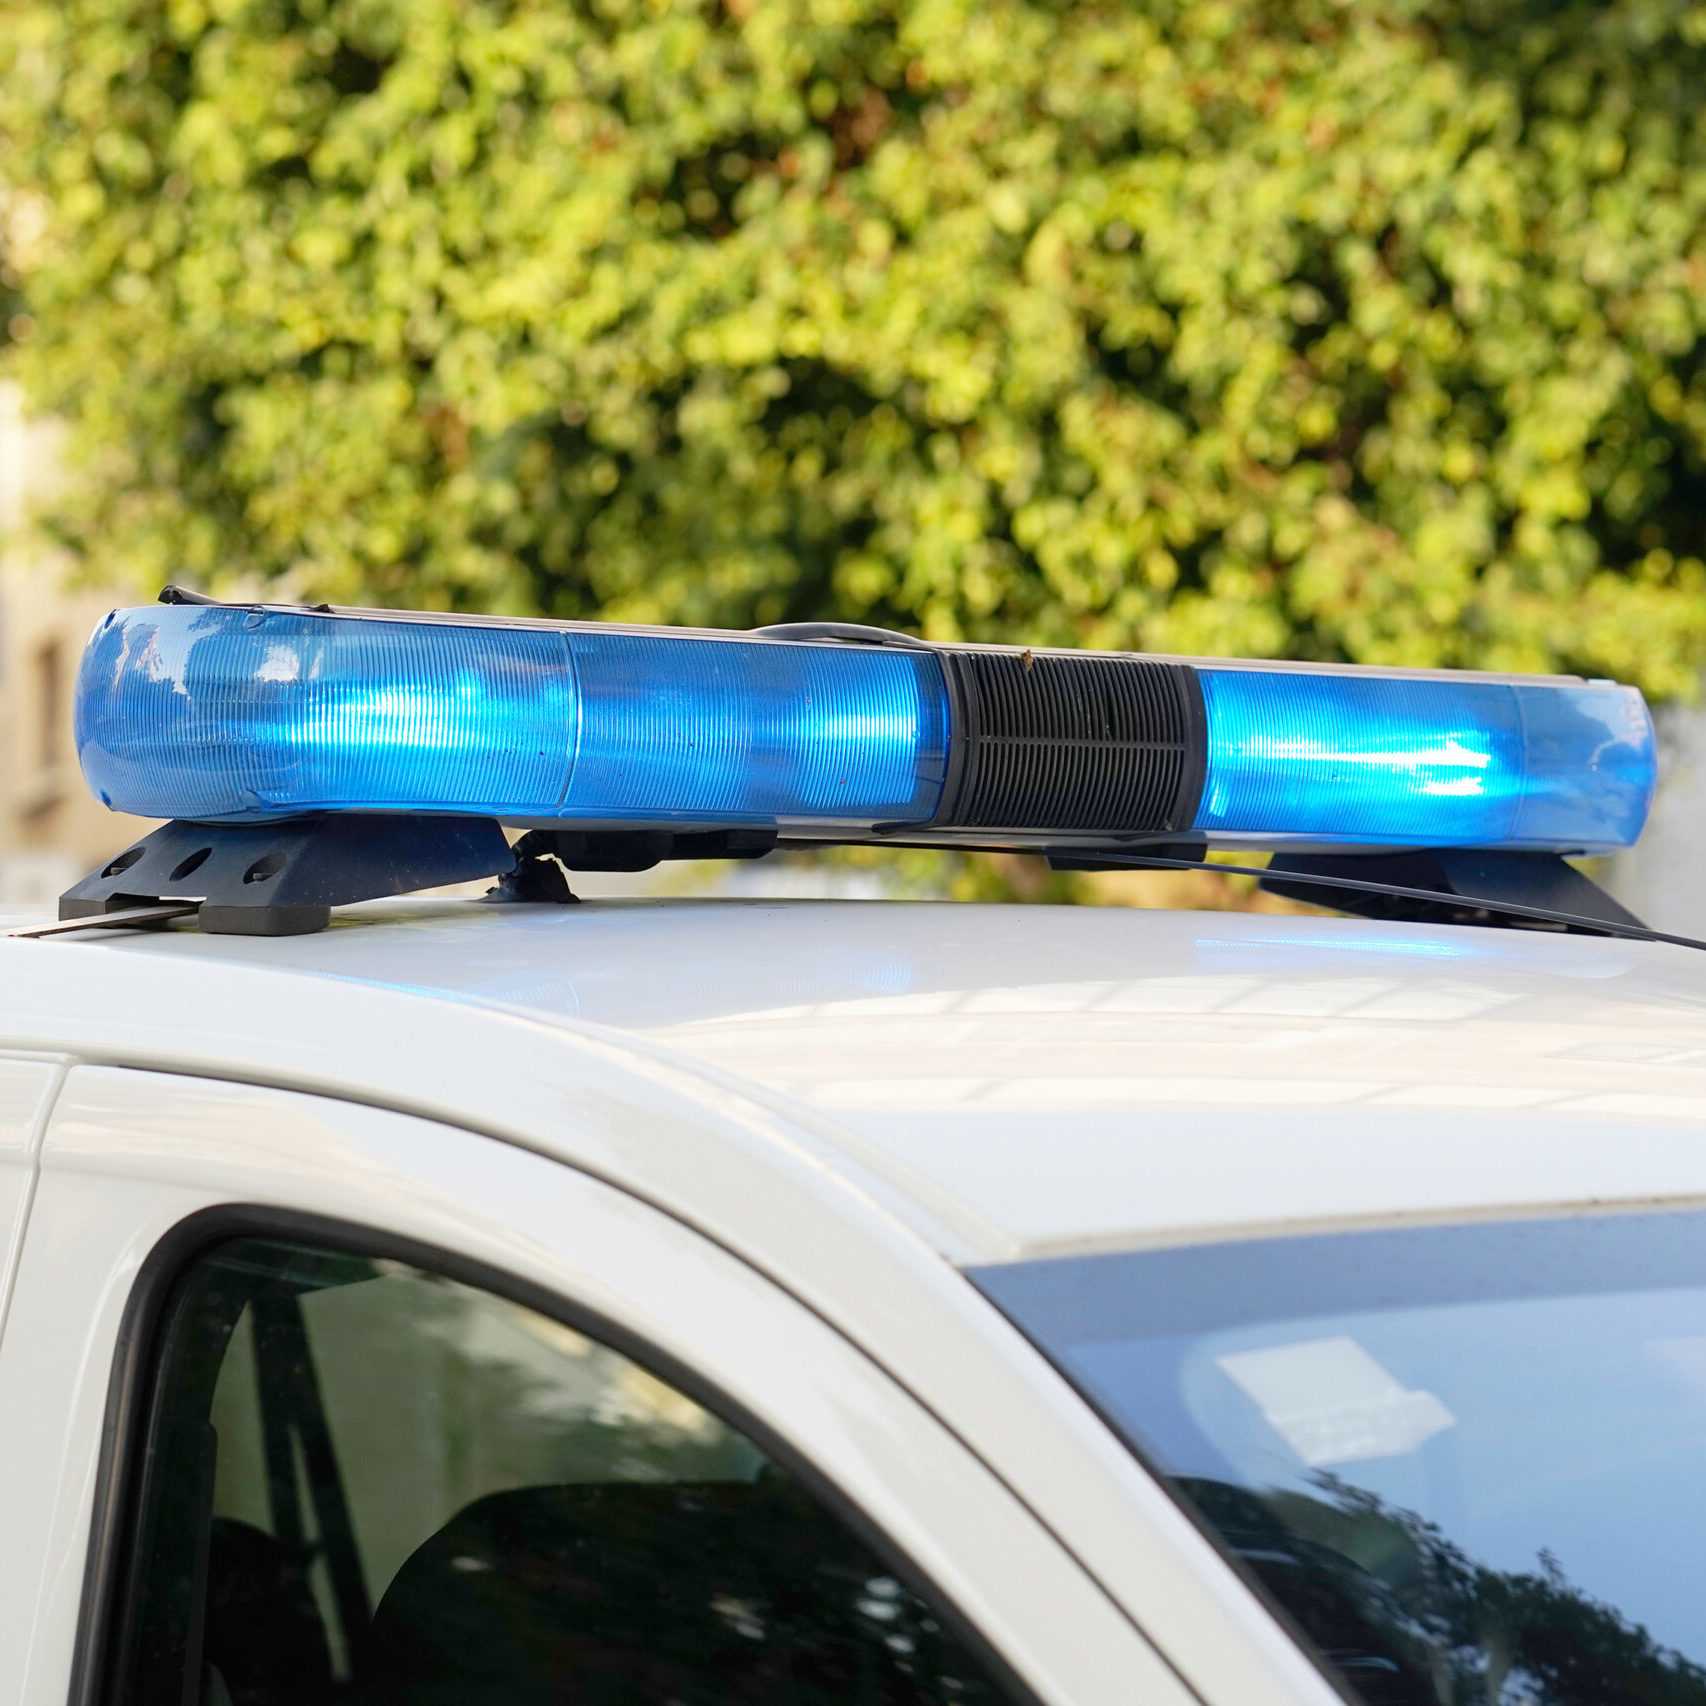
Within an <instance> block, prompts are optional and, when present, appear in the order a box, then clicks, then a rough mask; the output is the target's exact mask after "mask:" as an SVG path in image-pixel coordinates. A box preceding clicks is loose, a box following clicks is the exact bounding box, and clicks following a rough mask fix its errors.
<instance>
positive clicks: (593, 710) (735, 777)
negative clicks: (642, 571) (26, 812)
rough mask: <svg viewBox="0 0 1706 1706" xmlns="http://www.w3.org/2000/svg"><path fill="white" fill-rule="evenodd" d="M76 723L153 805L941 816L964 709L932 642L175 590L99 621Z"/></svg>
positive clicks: (566, 814) (110, 770) (114, 785)
mask: <svg viewBox="0 0 1706 1706" xmlns="http://www.w3.org/2000/svg"><path fill="white" fill-rule="evenodd" d="M76 738H77V751H78V757H79V760H80V761H81V763H82V765H83V771H84V774H85V776H86V777H87V778H88V781H89V785H90V786H91V787H92V788H93V789H94V790H95V792H96V793H97V794H98V795H99V796H100V797H101V798H102V799H103V800H104V801H105V802H106V803H107V804H108V805H110V806H112V807H113V808H114V809H115V810H117V811H125V812H135V813H137V814H138V815H140V816H144V817H165V818H190V819H195V820H199V821H202V822H233V821H242V820H244V819H251V818H277V817H283V816H291V815H295V814H299V813H303V812H313V811H338V810H363V811H430V812H456V813H469V814H480V815H487V816H494V817H500V818H508V819H512V820H526V819H535V820H537V819H546V820H549V819H556V818H561V819H566V820H588V821H596V820H613V819H614V820H623V821H633V820H645V821H652V822H659V823H665V822H678V823H686V824H692V823H723V824H727V823H736V824H738V823H752V824H770V823H775V822H777V821H783V820H790V819H794V820H805V821H810V820H814V819H816V820H822V821H826V822H835V823H848V822H851V823H862V822H871V821H879V820H893V821H896V822H920V821H923V820H924V819H927V818H928V817H929V816H930V815H931V814H932V812H934V810H935V808H936V804H937V800H938V798H939V796H940V793H941V786H942V777H943V773H944V768H945V763H946V757H945V754H946V745H947V709H946V699H945V689H944V685H943V681H942V671H941V666H940V664H939V663H938V662H937V661H936V659H935V658H934V656H932V655H931V654H930V653H928V652H923V651H905V650H888V649H878V648H872V647H863V646H860V647H853V646H845V647H844V646H833V645H806V644H787V643H781V642H775V641H745V640H723V639H707V638H704V637H692V638H689V637H686V636H676V635H669V634H652V635H648V634H630V633H622V632H620V631H614V630H612V631H598V630H591V629H561V628H551V627H543V626H541V627H507V626H492V625H481V624H461V623H429V622H408V621H391V620H364V619H356V618H347V617H336V616H321V615H316V614H312V613H309V612H295V611H276V610H245V609H232V608H225V607H207V606H191V605H161V606H156V607H150V608H147V609H142V610H125V611H117V612H115V613H114V614H113V615H112V616H111V617H109V618H108V619H107V620H106V622H105V623H104V624H103V625H102V626H101V627H100V628H99V629H98V630H97V631H96V633H95V636H94V638H93V640H92V641H91V642H90V645H89V648H88V651H87V652H86V653H85V655H84V659H83V665H82V670H81V673H80V674H79V677H78V688H77V730H76Z"/></svg>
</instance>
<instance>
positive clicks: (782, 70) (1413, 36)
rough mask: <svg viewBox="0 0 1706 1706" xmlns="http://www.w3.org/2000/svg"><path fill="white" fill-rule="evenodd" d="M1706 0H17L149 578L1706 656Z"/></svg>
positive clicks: (118, 542) (83, 330)
mask: <svg viewBox="0 0 1706 1706" xmlns="http://www.w3.org/2000/svg"><path fill="white" fill-rule="evenodd" d="M1703 91H1706V5H1699V4H1694V3H1691V0H1690V3H1683V0H1613V3H1609V4H1587V3H1579V4H1571V3H1567V0H1500V3H1491V0H1354V3H1350V0H1346V3H1338V0H1111V3H1100V4H1097V3H1087V4H1070V3H1067V0H975V3H973V0H0V184H3V185H4V191H3V193H4V198H5V199H4V204H3V210H0V267H3V271H0V292H3V293H4V294H3V295H0V314H4V316H5V324H6V327H7V340H8V341H7V342H6V344H5V345H4V347H0V374H10V375H13V376H15V377H16V378H18V379H19V380H20V381H21V382H22V383H23V384H24V385H25V386H26V387H27V389H28V392H29V395H30V397H31V399H32V402H33V405H34V407H36V408H37V409H39V410H41V411H44V412H47V413H51V414H54V415H56V416H58V417H60V418H61V419H63V420H64V421H66V422H67V423H68V425H69V427H70V429H71V430H70V439H69V444H70V455H71V457H72V459H73V463H72V465H73V469H74V472H73V477H72V479H71V480H70V481H69V482H68V484H67V487H66V489H65V492H64V493H63V495H62V496H61V498H60V499H59V500H58V501H57V502H56V504H55V506H54V508H53V509H52V511H51V512H50V514H49V515H48V517H47V523H48V525H49V526H50V528H51V530H52V531H53V533H54V534H55V535H56V536H57V537H58V538H59V539H60V540H61V541H63V542H64V543H65V544H66V545H68V546H69V547H70V548H71V549H72V551H73V552H74V553H75V554H76V555H77V556H78V557H79V558H80V559H81V560H82V562H83V563H84V564H85V565H86V567H87V569H88V571H89V572H90V573H92V574H96V575H101V576H117V575H123V576H125V577H126V578H128V579H130V580H132V581H133V582H140V583H142V584H145V585H146V584H148V583H158V582H160V581H163V580H166V579H173V578H176V579H183V580H187V581H189V582H191V583H193V584H196V585H200V586H203V587H207V588H210V589H213V590H219V589H220V588H222V587H225V588H230V587H233V586H244V587H248V588H254V587H255V586H257V585H259V584H266V583H276V585H277V588H278V593H279V595H280V596H292V597H304V598H315V599H318V598H329V599H333V600H337V601H345V602H375V603H385V604H402V605H417V606H428V607H441V608H458V609H460V608H467V609H481V610H494V611H509V612H545V613H549V614H554V615H561V616H591V615H603V616H609V617H614V618H620V619H624V620H633V621H643V622H690V623H707V624H717V625H731V626H745V625H748V624H751V623H756V622H770V621H778V620H788V619H801V618H808V617H834V618H841V619H849V620H860V621H871V622H877V623H881V624H884V625H889V626H897V627H903V628H907V629H911V630H914V631H918V632H922V633H925V634H927V635H930V636H932V637H935V638H939V639H950V638H957V637H964V638H978V639H999V640H1005V641H1021V642H1025V643H1036V644H1054V645H1059V644H1065V645H1091V646H1105V647H1119V648H1139V649H1144V650H1155V651H1175V652H1202V653H1246V654H1256V655H1262V656H1286V655H1289V656H1294V657H1300V658H1324V659H1350V660H1354V661H1360V662H1368V663H1387V664H1413V665H1465V666H1474V667H1482V668H1492V669H1514V670H1545V669H1557V668H1562V669H1569V670H1577V671H1581V672H1583V673H1586V674H1590V675H1612V676H1617V677H1619V678H1621V679H1624V680H1628V681H1633V682H1636V683H1638V684H1639V685H1641V686H1642V687H1643V688H1645V689H1646V690H1647V691H1648V693H1649V694H1651V695H1653V696H1655V697H1657V698H1667V697H1676V696H1686V695H1689V694H1691V693H1692V692H1693V691H1694V689H1695V685H1696V683H1697V681H1698V679H1699V673H1700V670H1701V667H1702V665H1703V664H1706V567H1703V564H1702V558H1703V557H1706V463H1703V453H1706V362H1703V360H1702V352H1703V350H1706V341H1703V339H1706V100H1703Z"/></svg>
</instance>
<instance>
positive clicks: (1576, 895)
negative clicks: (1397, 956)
mask: <svg viewBox="0 0 1706 1706" xmlns="http://www.w3.org/2000/svg"><path fill="white" fill-rule="evenodd" d="M1314 875H1319V876H1323V877H1339V878H1344V879H1359V880H1362V881H1367V882H1375V883H1389V884H1392V885H1394V886H1396V887H1401V888H1409V889H1427V890H1429V891H1431V892H1432V893H1434V894H1437V895H1438V896H1439V899H1438V901H1437V902H1433V901H1424V900H1416V899H1414V898H1402V897H1398V896H1393V895H1382V894H1357V893H1355V892H1353V891H1350V890H1347V889H1342V888H1328V887H1326V886H1325V885H1323V884H1316V883H1311V882H1310V881H1309V879H1310V877H1311V876H1314ZM1262 887H1263V888H1265V889H1266V890H1268V892H1269V893H1270V894H1277V895H1284V896H1285V897H1286V898H1287V899H1288V900H1302V901H1309V902H1311V903H1313V904H1314V905H1316V906H1330V907H1333V908H1334V909H1336V910H1337V911H1339V912H1351V913H1355V914H1357V915H1358V916H1360V917H1363V918H1391V919H1401V920H1407V921H1410V922H1415V923H1439V924H1503V925H1510V926H1513V927H1515V928H1517V929H1530V930H1532V929H1544V928H1546V925H1545V922H1544V921H1542V920H1537V919H1530V918H1524V917H1521V916H1520V915H1518V914H1515V913H1505V912H1501V911H1500V903H1501V902H1504V903H1506V904H1508V905H1513V906H1525V907H1535V908H1543V909H1545V910H1546V911H1548V912H1555V913H1563V914H1566V915H1569V916H1572V917H1575V918H1580V919H1585V920H1591V921H1598V922H1601V923H1606V924H1617V925H1624V926H1633V927H1635V928H1637V929H1639V928H1642V926H1641V921H1640V919H1638V918H1637V917H1636V916H1635V915H1634V914H1633V913H1632V912H1629V911H1626V910H1625V909H1624V908H1623V907H1621V906H1619V905H1618V904H1617V902H1616V901H1615V900H1613V899H1612V898H1611V896H1610V895H1608V894H1607V893H1606V892H1605V890H1604V889H1602V888H1601V887H1600V886H1599V884H1598V883H1596V882H1594V881H1593V880H1592V879H1591V878H1589V877H1584V876H1583V875H1582V873H1581V872H1580V871H1578V870H1576V869H1575V867H1574V866H1573V865H1569V864H1567V863H1565V861H1564V859H1563V858H1562V857H1561V856H1560V855H1559V854H1557V853H1523V852H1514V851H1509V850H1506V849H1502V848H1491V849H1481V848H1465V847H1445V848H1430V849H1427V850H1418V851H1416V852H1414V853H1276V854H1275V855H1274V857H1273V859H1272V860H1271V861H1270V862H1269V865H1268V875H1267V876H1266V877H1264V878H1263V880H1262Z"/></svg>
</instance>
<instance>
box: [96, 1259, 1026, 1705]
mask: <svg viewBox="0 0 1706 1706" xmlns="http://www.w3.org/2000/svg"><path fill="white" fill-rule="evenodd" d="M142 1461H143V1465H144V1468H143V1473H142V1476H141V1481H140V1492H139V1504H138V1509H137V1510H136V1512H135V1513H134V1514H135V1520H134V1524H133V1538H132V1542H131V1546H130V1549H129V1553H128V1560H129V1566H130V1567H129V1570H128V1572H127V1576H126V1587H127V1595H128V1597H127V1599H126V1608H125V1613H124V1616H123V1619H122V1623H121V1627H120V1630H119V1635H118V1650H117V1653H116V1662H115V1664H114V1666H113V1667H112V1672H111V1674H112V1677H113V1680H114V1682H115V1685H116V1694H115V1695H113V1696H112V1697H113V1698H115V1699H116V1700H118V1701H122V1702H124V1703H125V1706H323V1703H324V1706H331V1703H334V1702H337V1703H343V1702H348V1703H349V1706H488V1703H489V1706H499V1703H500V1702H501V1703H502V1706H628V1703H633V1706H641V1703H646V1706H677V1703H678V1706H701V1703H702V1706H723V1703H728V1706H735V1703H737V1702H738V1703H739V1706H770V1703H772V1702H774V1703H776V1706H817V1703H819V1702H823V1703H825V1706H827V1703H828V1702H830V1701H834V1702H837V1703H846V1706H864V1703H870V1706H985V1703H990V1706H993V1703H994V1702H996V1701H997V1700H999V1699H1004V1698H1006V1696H1005V1695H1004V1694H1002V1693H1001V1692H1000V1691H998V1689H997V1688H996V1687H995V1686H994V1685H993V1684H992V1683H991V1682H990V1681H989V1680H987V1678H986V1676H985V1674H984V1670H983V1667H982V1666H981V1665H980V1663H979V1662H978V1661H976V1660H975V1659H973V1657H972V1656H971V1655H970V1654H969V1653H968V1652H967V1651H966V1650H965V1648H964V1646H963V1645H962V1643H961V1642H960V1641H959V1640H958V1639H956V1638H955V1637H954V1636H953V1635H952V1634H950V1633H949V1632H948V1631H947V1630H946V1629H945V1628H944V1627H943V1625H942V1623H941V1622H940V1621H939V1619H938V1617H937V1616H936V1614H935V1613H934V1611H933V1610H932V1609H931V1607H930V1606H929V1605H928V1604H927V1603H926V1602H925V1601H924V1600H922V1599H921V1598H920V1597H919V1596H918V1595H916V1594H915V1593H914V1592H913V1591H912V1590H911V1589H910V1588H908V1587H907V1586H905V1585H904V1584H903V1582H902V1581H901V1580H900V1579H899V1578H898V1577H897V1576H896V1574H895V1573H894V1571H893V1569H892V1568H891V1567H890V1566H889V1565H888V1564H887V1563H886V1562H885V1561H884V1560H883V1559H882V1558H881V1557H880V1556H879V1555H878V1554H877V1553H875V1552H874V1551H873V1550H872V1549H871V1548H870V1547H869V1546H868V1545H867V1544H866V1543H865V1542H863V1541H862V1540H861V1539H859V1538H858V1537H857V1536H856V1535H855V1534H854V1533H853V1532H852V1531H851V1530H850V1529H849V1528H848V1527H847V1526H846V1525H845V1523H843V1522H842V1521H841V1520H840V1519H838V1518H837V1517H835V1516H833V1515H831V1514H830V1513H829V1512H828V1511H827V1510H826V1509H825V1508H824V1507H823V1505H822V1504H821V1503H820V1502H819V1501H818V1500H817V1499H816V1498H815V1497H814V1496H813V1495H812V1494H810V1493H808V1492H807V1491H806V1490H805V1489H804V1488H803V1487H802V1486H801V1484H800V1483H799V1482H798V1481H797V1480H796V1479H795V1478H793V1477H792V1476H791V1475H789V1474H788V1473H787V1472H786V1471H785V1470H783V1469H782V1468H781V1467H780V1466H779V1465H777V1464H776V1463H775V1462H773V1461H772V1460H771V1459H770V1458H768V1457H767V1456H766V1455H765V1454H764V1453H763V1452H762V1451H760V1450H759V1449H758V1448H757V1447H756V1446H755V1445H754V1444H753V1443H752V1442H751V1441H750V1440H748V1439H747V1438H746V1437H745V1436H744V1435H743V1434H741V1433H740V1432H739V1431H738V1430H737V1429H735V1428H733V1427H731V1426H729V1425H728V1424H727V1423H726V1422H724V1421H722V1420H721V1419H720V1418H719V1417H717V1416H715V1415H713V1414H711V1413H710V1412H709V1411H707V1410H706V1409H704V1408H702V1407H701V1406H700V1405H699V1404H697V1403H695V1402H694V1401H693V1400H692V1399H690V1398H688V1397H687V1396H686V1395H684V1394H683V1393H681V1392H679V1391H677V1390H676V1389H675V1388H674V1387H672V1386H670V1385H669V1384H667V1383H666V1382H664V1381H662V1380H660V1379H658V1378H657V1377H656V1376H655V1375H653V1374H651V1373H650V1372H648V1371H647V1370H646V1369H644V1368H643V1367H641V1366H640V1365H639V1364H638V1363H636V1362H634V1361H632V1360H631V1359H629V1358H628V1357H626V1356H624V1355H622V1354H620V1353H618V1352H616V1351H614V1350H612V1349H610V1348H608V1347H607V1346H604V1345H601V1344H599V1343H597V1342H596V1341H595V1340H593V1339H590V1338H588V1337H587V1336H585V1335H584V1334H582V1333H580V1332H577V1331H576V1330H574V1329H573V1328H571V1327H568V1326H565V1325H564V1324H563V1323H561V1322H559V1321H557V1320H555V1319H553V1318H551V1317H549V1316H546V1315H543V1314H541V1313H539V1312H538V1311H536V1310H533V1309H529V1308H526V1307H524V1306H522V1305H520V1304H517V1303H514V1302H512V1301H510V1300H508V1299H505V1298H503V1297H500V1296H496V1295H494V1294H492V1293H490V1292H487V1291H484V1290H480V1289H477V1288H475V1287H472V1286H468V1285H464V1284H461V1283H459V1282H457V1281H454V1280H451V1279H448V1278H444V1277H442V1276H439V1275H435V1274H432V1273H428V1272H425V1271H422V1270H421V1269H418V1268H414V1267H410V1266H408V1265H406V1264H404V1263H400V1262H394V1261H386V1260H369V1259H363V1258H357V1257H352V1256H348V1255H342V1254H337V1253H334V1252H330V1251H325V1250H320V1249H315V1248H311V1247H308V1246H304V1245H295V1244H286V1243H279V1242H272V1241H262V1240H244V1241H238V1242H232V1243H229V1244H226V1245H223V1246H221V1247H220V1248H218V1249H217V1250H215V1251H214V1252H212V1253H210V1254H208V1255H207V1256H204V1257H203V1258H202V1259H201V1260H200V1261H198V1262H197V1263H196V1264H195V1265H194V1266H193V1267H192V1268H191V1270H190V1271H189V1272H188V1273H187V1274H186V1275H185V1276H184V1277H183V1278H182V1279H181V1281H180V1282H179V1284H178V1286H177V1288H176V1291H175V1293H174V1296H173V1300H172V1302H171V1304H170V1306H169V1308H168V1312H167V1318H166V1322H165V1325H164V1329H163V1331H162V1333H161V1335H160V1338H159V1343H158V1347H157V1351H156V1356H155V1364H154V1372H153V1390H152V1396H151V1406H150V1419H149V1435H148V1439H147V1442H146V1449H145V1452H144V1454H143V1458H142Z"/></svg>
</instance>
